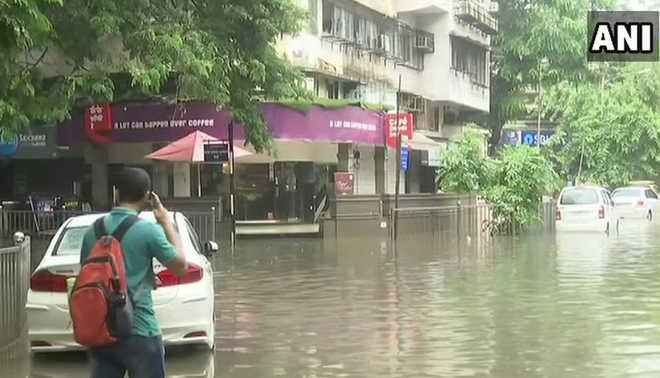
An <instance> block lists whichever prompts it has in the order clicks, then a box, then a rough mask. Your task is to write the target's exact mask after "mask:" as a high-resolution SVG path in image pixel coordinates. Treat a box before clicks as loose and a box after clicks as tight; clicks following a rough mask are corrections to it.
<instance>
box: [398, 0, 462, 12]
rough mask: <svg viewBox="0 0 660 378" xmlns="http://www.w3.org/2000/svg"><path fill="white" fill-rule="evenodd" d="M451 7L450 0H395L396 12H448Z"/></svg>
mask: <svg viewBox="0 0 660 378" xmlns="http://www.w3.org/2000/svg"><path fill="white" fill-rule="evenodd" d="M451 9H452V0H395V1H394V11H395V12H396V13H410V14H419V15H428V14H443V13H449V12H450V11H451Z"/></svg>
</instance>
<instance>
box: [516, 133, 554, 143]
mask: <svg viewBox="0 0 660 378" xmlns="http://www.w3.org/2000/svg"><path fill="white" fill-rule="evenodd" d="M553 135H555V132H554V131H553V130H541V135H540V137H541V146H545V145H546V144H547V143H548V142H549V141H550V138H552V136H553ZM520 140H521V142H522V144H524V145H525V146H534V147H535V146H538V145H539V132H538V131H536V130H523V131H521V132H520Z"/></svg>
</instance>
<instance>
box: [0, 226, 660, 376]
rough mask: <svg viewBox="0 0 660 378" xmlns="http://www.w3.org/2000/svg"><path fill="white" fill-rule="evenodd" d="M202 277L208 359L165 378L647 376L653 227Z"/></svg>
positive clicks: (659, 316) (376, 253)
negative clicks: (210, 306) (211, 337)
mask: <svg viewBox="0 0 660 378" xmlns="http://www.w3.org/2000/svg"><path fill="white" fill-rule="evenodd" d="M215 265H216V289H217V309H218V313H219V318H218V321H217V336H216V337H217V342H216V343H217V350H216V353H215V355H213V354H208V353H204V352H202V351H199V350H189V349H188V348H179V349H178V350H170V351H168V361H167V368H168V374H169V375H170V376H182V377H197V376H199V377H211V376H215V377H250V378H252V377H280V376H281V377H425V376H438V377H502V378H504V377H506V378H509V377H620V376H636V377H637V376H640V377H657V376H660V225H649V224H647V223H644V222H639V223H632V222H627V223H624V224H623V225H622V228H621V232H620V234H619V235H613V236H609V237H608V236H605V235H601V234H560V235H548V236H527V237H519V238H496V239H494V240H480V239H479V238H475V237H471V238H468V237H466V239H465V240H462V241H461V242H460V243H457V242H456V241H446V238H437V237H436V238H432V237H428V238H427V237H416V238H407V239H406V238H404V239H402V240H400V241H399V242H397V243H396V245H392V244H391V243H388V242H384V241H380V240H369V239H361V240H358V239H353V240H342V241H336V242H324V241H321V240H316V239H296V240H291V239H279V240H268V241H265V240H248V241H241V242H240V244H239V247H238V249H237V250H236V252H235V253H234V255H233V256H231V255H230V254H225V255H222V256H220V257H218V260H217V261H216V262H215ZM12 361H13V362H12V363H10V364H8V365H6V366H8V367H7V368H3V369H5V370H3V371H2V373H3V374H4V376H7V377H10V376H11V377H15V376H28V375H29V374H30V373H28V372H30V371H31V376H33V377H86V376H87V375H86V374H87V372H86V366H85V361H84V356H81V355H80V354H72V355H65V356H60V355H53V356H39V357H38V358H33V359H31V360H30V359H25V358H17V357H15V358H13V359H12ZM9 369H13V370H9ZM21 369H22V370H21ZM0 375H1V374H0Z"/></svg>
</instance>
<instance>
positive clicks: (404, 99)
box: [279, 0, 498, 194]
mask: <svg viewBox="0 0 660 378" xmlns="http://www.w3.org/2000/svg"><path fill="white" fill-rule="evenodd" d="M298 1H299V5H300V6H302V7H303V8H305V9H306V10H307V11H308V14H309V17H310V22H309V24H308V26H307V28H306V29H305V30H304V32H303V33H301V34H300V35H298V36H289V37H285V38H283V39H282V41H281V42H280V44H279V49H280V51H281V53H282V54H283V55H284V56H285V57H286V58H287V59H288V60H289V61H291V62H292V63H293V64H294V65H295V66H297V67H299V68H300V69H302V70H303V71H304V72H305V73H306V76H307V81H306V85H307V88H308V89H309V90H311V91H312V92H313V93H314V94H316V95H317V96H320V97H327V98H338V99H342V98H353V99H358V100H361V101H364V102H370V103H379V104H385V105H389V106H390V107H392V108H395V107H396V105H397V90H398V87H399V80H400V85H401V98H400V102H399V103H400V110H401V111H403V112H410V113H413V115H414V126H415V132H416V133H419V134H421V135H423V136H425V137H428V138H431V139H433V140H434V141H435V142H437V143H439V144H441V145H445V146H446V143H447V140H448V138H449V137H451V136H453V135H455V134H457V133H460V132H461V131H462V129H463V128H462V125H461V124H460V121H459V120H460V119H461V118H462V116H464V115H466V114H467V113H484V112H488V111H489V106H490V90H489V87H490V38H491V36H492V35H493V34H495V33H497V29H498V25H497V19H496V12H497V3H496V2H491V1H489V0H356V1H351V0H298ZM380 149H381V148H380V147H369V146H352V145H351V146H344V147H342V148H341V149H339V153H340V154H341V153H344V154H345V156H343V157H342V156H340V159H339V161H340V162H341V161H345V163H346V164H345V166H344V167H339V169H340V170H342V169H347V170H348V171H351V172H353V173H354V174H355V176H356V194H376V193H393V192H394V190H395V179H394V177H395V174H396V162H395V159H396V158H395V151H393V150H392V149H387V148H383V149H382V151H381V150H380ZM355 150H357V151H359V153H358V154H355V153H354V151H355ZM356 156H359V161H356V158H355V157H356ZM425 156H426V152H424V151H415V152H413V153H412V154H411V156H410V157H411V162H410V164H411V165H410V168H411V169H410V171H409V172H408V173H407V174H406V177H405V180H402V184H401V185H402V187H401V190H402V192H409V193H418V192H427V191H430V190H431V187H432V186H433V185H432V182H433V180H434V176H435V169H434V168H433V167H428V166H426V165H424V164H425V162H428V160H429V159H428V158H425ZM382 159H384V161H382ZM382 165H384V169H383V170H384V175H382V176H383V179H384V183H383V182H379V175H378V174H377V172H378V171H379V170H380V169H381V168H380V166H382ZM356 167H357V168H356ZM372 177H376V179H375V180H373V179H370V178H372Z"/></svg>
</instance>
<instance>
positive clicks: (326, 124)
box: [58, 103, 385, 145]
mask: <svg viewBox="0 0 660 378" xmlns="http://www.w3.org/2000/svg"><path fill="white" fill-rule="evenodd" d="M260 106H261V109H262V112H263V115H264V119H265V120H266V124H267V125H268V129H269V130H270V132H271V133H272V134H273V137H274V138H275V139H282V140H303V141H325V142H345V143H359V144H370V145H384V143H385V132H384V115H383V114H382V113H379V112H376V111H372V110H366V109H362V108H360V107H354V106H347V107H344V108H340V109H327V108H323V107H318V106H317V107H313V108H311V109H309V110H308V111H301V110H297V109H294V108H291V107H287V106H285V105H280V104H274V103H263V104H261V105H260ZM111 109H112V110H111V118H112V123H111V125H112V129H111V130H110V133H109V135H110V138H111V140H112V141H113V142H127V143H139V142H171V141H174V140H177V139H179V138H182V137H184V136H185V135H188V134H190V133H191V132H192V131H195V130H199V131H203V132H205V133H207V134H209V135H211V136H213V137H216V138H218V139H223V140H226V139H227V138H228V125H229V120H230V116H229V112H227V111H224V110H220V111H218V110H217V107H216V106H215V105H213V104H200V103H191V104H186V105H179V106H174V105H164V104H149V103H136V104H114V105H112V106H111ZM84 117H85V115H84V112H79V114H76V115H75V116H74V117H73V118H72V119H70V120H68V121H66V122H64V123H62V124H61V125H60V126H59V132H58V141H59V144H60V145H73V144H79V143H82V142H84V141H86V140H88V139H87V136H86V132H85V120H84ZM234 138H235V139H244V138H245V131H244V129H243V126H242V125H238V126H236V127H235V131H234Z"/></svg>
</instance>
